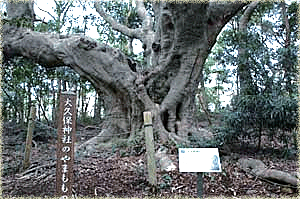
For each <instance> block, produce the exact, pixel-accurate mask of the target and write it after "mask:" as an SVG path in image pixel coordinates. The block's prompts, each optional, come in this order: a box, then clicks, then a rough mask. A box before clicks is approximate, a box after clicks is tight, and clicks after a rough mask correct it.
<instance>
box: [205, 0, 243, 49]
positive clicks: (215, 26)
mask: <svg viewBox="0 0 300 199" xmlns="http://www.w3.org/2000/svg"><path fill="white" fill-rule="evenodd" d="M247 4H249V2H240V1H234V2H222V3H220V2H210V3H209V8H208V21H207V23H208V44H209V48H210V49H211V48H212V47H213V46H214V44H215V43H216V39H217V36H218V35H219V33H220V32H221V30H222V28H223V27H224V26H225V25H226V24H227V23H228V22H229V21H230V19H231V18H232V17H233V16H235V15H236V14H237V13H238V12H239V11H240V10H241V9H242V8H243V7H244V6H245V5H247Z"/></svg>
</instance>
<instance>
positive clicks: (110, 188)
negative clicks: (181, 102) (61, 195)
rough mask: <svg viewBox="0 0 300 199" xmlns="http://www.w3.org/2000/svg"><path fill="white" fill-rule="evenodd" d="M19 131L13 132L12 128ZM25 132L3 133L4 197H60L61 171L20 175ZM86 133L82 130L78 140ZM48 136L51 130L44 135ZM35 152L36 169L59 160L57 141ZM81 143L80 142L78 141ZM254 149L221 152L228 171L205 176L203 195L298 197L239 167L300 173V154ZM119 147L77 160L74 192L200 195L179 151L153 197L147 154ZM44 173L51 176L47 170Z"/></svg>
mask: <svg viewBox="0 0 300 199" xmlns="http://www.w3.org/2000/svg"><path fill="white" fill-rule="evenodd" d="M12 129H13V130H12ZM22 131H23V130H21V129H18V128H4V132H3V134H2V139H3V140H2V142H3V146H4V147H3V151H2V160H3V164H2V165H3V169H2V196H3V197H4V198H8V197H17V196H29V197H33V196H34V197H47V196H48V197H54V194H55V167H54V168H52V172H50V168H49V171H48V173H49V174H47V176H45V177H43V178H41V175H42V173H36V174H35V175H33V176H31V177H30V178H22V179H20V178H19V177H18V173H19V168H20V166H21V163H22V159H23V152H22V150H23V149H24V147H22V146H24V143H25V136H24V135H23V134H24V132H23V134H22ZM83 131H84V129H83V128H79V129H78V131H77V132H79V134H78V133H77V134H78V135H77V137H78V136H79V135H80V134H81V135H82V133H83ZM42 133H43V134H44V135H45V132H42ZM84 133H85V134H84V136H81V137H80V139H79V140H80V142H83V141H85V140H87V139H89V138H91V137H92V136H95V135H96V134H97V132H96V131H94V130H91V131H88V132H86V131H85V132H84ZM34 139H36V141H35V144H34V145H33V148H32V157H31V160H32V165H31V167H30V168H34V167H37V166H40V165H45V164H51V163H53V162H55V139H53V138H52V139H50V138H49V139H48V140H41V141H38V140H37V139H38V137H34ZM77 139H78V138H77ZM252 151H253V150H251V149H245V148H243V147H242V148H241V147H238V146H232V147H231V151H230V153H229V154H228V153H227V154H222V153H220V159H221V165H222V172H220V173H205V174H204V176H203V192H204V193H203V196H204V197H205V198H208V197H220V196H224V197H230V198H232V197H235V198H242V197H258V196H259V197H264V198H265V197H270V198H279V197H280V198H281V197H284V198H290V197H293V198H294V197H295V198H297V196H298V191H297V190H296V189H295V188H291V187H287V186H283V185H280V184H275V183H270V182H267V181H263V180H262V179H260V178H258V177H256V176H253V175H251V174H249V173H245V172H244V171H243V170H241V169H240V168H239V166H238V159H239V158H255V159H259V160H261V161H262V162H263V163H264V164H265V165H267V166H268V168H273V169H278V170H281V171H285V172H289V173H292V172H296V171H297V170H298V165H297V156H296V155H293V156H291V157H288V158H280V157H277V156H276V155H275V154H270V153H268V152H264V153H263V152H258V153H254V152H252ZM121 152H122V151H121V150H119V149H112V148H110V149H109V148H108V149H100V150H98V151H95V153H93V154H91V155H89V156H80V157H77V158H75V162H74V184H73V189H74V192H75V193H76V195H77V196H78V197H88V198H92V197H120V198H124V197H136V198H144V197H147V196H148V197H156V198H158V197H162V196H163V197H177V196H179V197H180V196H183V197H189V198H190V197H197V188H196V187H197V176H196V174H195V173H180V172H179V171H178V154H177V150H176V149H174V150H171V151H169V152H170V153H171V155H170V158H171V159H172V160H173V161H174V164H175V165H176V166H177V169H176V170H174V171H170V172H163V171H158V173H157V175H158V176H157V179H158V189H157V191H156V193H153V192H152V190H151V189H150V188H149V186H148V182H147V180H146V177H145V174H144V173H143V168H144V167H143V166H144V160H145V153H140V154H138V155H135V156H133V155H126V153H125V154H124V153H121ZM43 172H44V173H47V172H46V171H45V170H44V171H43Z"/></svg>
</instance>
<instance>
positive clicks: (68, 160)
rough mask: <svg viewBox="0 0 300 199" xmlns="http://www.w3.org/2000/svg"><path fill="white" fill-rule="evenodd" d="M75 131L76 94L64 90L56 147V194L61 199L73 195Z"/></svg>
mask: <svg viewBox="0 0 300 199" xmlns="http://www.w3.org/2000/svg"><path fill="white" fill-rule="evenodd" d="M75 133H76V95H75V93H72V92H62V93H61V96H60V106H59V116H58V130H57V147H56V157H57V160H56V196H58V197H60V198H61V199H67V198H68V197H71V196H72V184H73V164H74V144H75Z"/></svg>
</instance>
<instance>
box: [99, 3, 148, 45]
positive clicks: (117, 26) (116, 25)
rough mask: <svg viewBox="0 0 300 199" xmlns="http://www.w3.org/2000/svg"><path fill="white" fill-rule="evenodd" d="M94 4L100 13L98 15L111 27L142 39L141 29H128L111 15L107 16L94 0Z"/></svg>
mask: <svg viewBox="0 0 300 199" xmlns="http://www.w3.org/2000/svg"><path fill="white" fill-rule="evenodd" d="M94 6H95V8H96V11H97V12H98V13H99V14H100V16H101V17H103V18H104V20H105V21H106V22H108V23H109V24H110V25H111V26H112V28H113V29H115V30H117V31H119V32H121V33H123V34H125V35H127V36H128V37H132V38H137V39H140V40H141V41H143V33H142V31H141V29H139V28H137V29H130V28H128V27H127V26H125V25H122V24H120V23H118V22H117V21H116V20H114V19H113V18H112V17H111V16H109V15H107V14H106V13H105V11H104V10H103V9H102V6H101V3H100V2H97V1H96V2H95V4H94Z"/></svg>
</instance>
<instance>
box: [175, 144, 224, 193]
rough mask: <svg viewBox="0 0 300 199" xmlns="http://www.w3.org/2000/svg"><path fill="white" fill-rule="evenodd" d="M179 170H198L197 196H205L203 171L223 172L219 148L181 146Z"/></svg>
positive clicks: (179, 150)
mask: <svg viewBox="0 0 300 199" xmlns="http://www.w3.org/2000/svg"><path fill="white" fill-rule="evenodd" d="M178 152H179V172H197V196H198V197H199V198H203V172H221V171H222V170H221V163H220V158H219V152H218V148H179V149H178Z"/></svg>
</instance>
